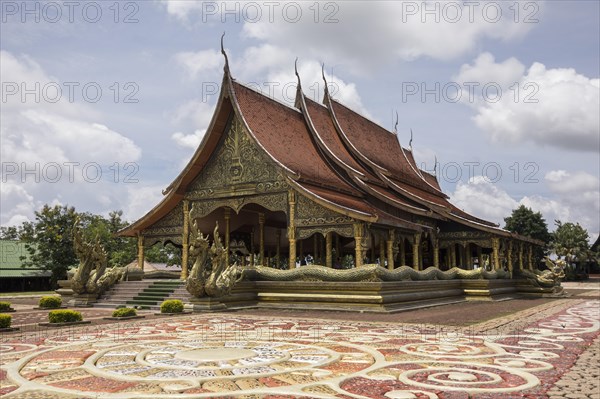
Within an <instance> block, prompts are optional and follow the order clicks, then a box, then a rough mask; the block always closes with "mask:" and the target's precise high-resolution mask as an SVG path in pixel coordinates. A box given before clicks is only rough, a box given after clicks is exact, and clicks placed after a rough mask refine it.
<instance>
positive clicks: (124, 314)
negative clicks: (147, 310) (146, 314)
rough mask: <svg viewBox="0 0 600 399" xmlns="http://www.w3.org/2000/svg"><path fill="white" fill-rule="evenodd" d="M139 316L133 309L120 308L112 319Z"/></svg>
mask: <svg viewBox="0 0 600 399" xmlns="http://www.w3.org/2000/svg"><path fill="white" fill-rule="evenodd" d="M130 316H137V311H136V310H135V309H133V308H120V309H117V310H115V311H114V312H113V314H112V317H130Z"/></svg>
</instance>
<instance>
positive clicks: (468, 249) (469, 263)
mask: <svg viewBox="0 0 600 399" xmlns="http://www.w3.org/2000/svg"><path fill="white" fill-rule="evenodd" d="M465 251H466V252H467V254H466V257H467V267H468V268H469V270H473V251H472V250H471V243H470V242H468V243H467V246H466V248H465Z"/></svg>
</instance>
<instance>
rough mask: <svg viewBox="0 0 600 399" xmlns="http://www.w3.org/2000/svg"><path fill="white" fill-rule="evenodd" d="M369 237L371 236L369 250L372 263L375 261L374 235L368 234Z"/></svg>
mask: <svg viewBox="0 0 600 399" xmlns="http://www.w3.org/2000/svg"><path fill="white" fill-rule="evenodd" d="M369 237H370V238H371V251H370V256H371V264H373V263H375V235H373V234H370V235H369Z"/></svg>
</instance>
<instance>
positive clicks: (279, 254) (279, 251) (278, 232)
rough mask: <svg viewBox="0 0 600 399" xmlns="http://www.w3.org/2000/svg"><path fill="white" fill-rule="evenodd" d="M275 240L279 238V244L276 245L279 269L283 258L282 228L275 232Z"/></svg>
mask: <svg viewBox="0 0 600 399" xmlns="http://www.w3.org/2000/svg"><path fill="white" fill-rule="evenodd" d="M275 240H277V246H276V247H275V248H276V249H275V264H276V265H277V268H278V269H279V262H280V260H281V230H279V229H277V231H276V232H275Z"/></svg>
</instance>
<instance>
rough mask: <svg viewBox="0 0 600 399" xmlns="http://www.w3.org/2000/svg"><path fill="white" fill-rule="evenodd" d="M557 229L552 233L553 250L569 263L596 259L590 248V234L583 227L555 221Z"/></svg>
mask: <svg viewBox="0 0 600 399" xmlns="http://www.w3.org/2000/svg"><path fill="white" fill-rule="evenodd" d="M555 224H556V230H555V231H554V234H552V245H551V247H552V250H553V251H554V253H555V254H556V255H558V256H560V257H562V258H564V260H565V261H566V262H567V263H568V264H571V263H572V262H587V261H591V260H593V259H594V252H593V251H592V250H591V249H590V244H589V242H588V241H589V239H590V236H589V234H588V232H587V230H585V229H584V228H583V227H581V226H580V225H579V223H577V224H573V223H570V222H567V223H562V222H561V221H560V220H556V221H555Z"/></svg>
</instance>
